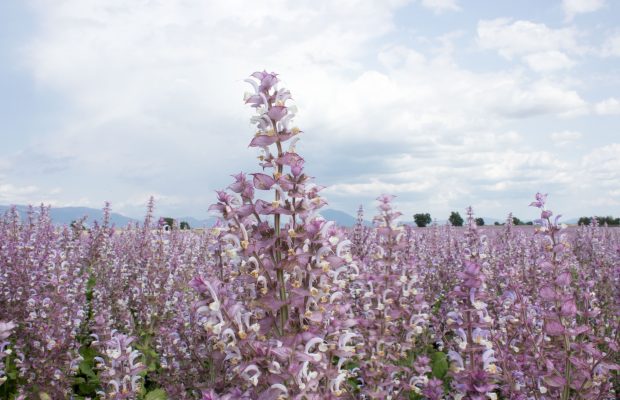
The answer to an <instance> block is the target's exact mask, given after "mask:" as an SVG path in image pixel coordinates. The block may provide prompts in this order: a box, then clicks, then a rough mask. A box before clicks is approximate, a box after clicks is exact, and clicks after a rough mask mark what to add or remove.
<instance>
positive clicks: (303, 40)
mask: <svg viewBox="0 0 620 400" xmlns="http://www.w3.org/2000/svg"><path fill="white" fill-rule="evenodd" d="M618 21H620V2H618V1H613V0H553V1H552V0H549V1H539V0H526V1H518V2H517V1H507V0H506V1H493V0H485V1H482V0H467V1H465V0H415V1H407V0H377V1H371V0H341V1H332V0H324V1H319V0H307V1H306V0H290V1H286V0H263V1H245V0H226V1H215V0H214V1H203V0H176V1H175V0H32V1H26V0H2V1H0V139H1V145H0V204H27V203H33V204H38V203H40V202H45V203H47V204H52V205H54V206H67V205H79V206H88V207H96V208H100V207H101V206H102V205H103V203H104V201H106V200H107V201H110V202H111V203H112V207H113V209H114V211H117V212H121V213H124V214H126V215H129V216H133V217H140V216H142V215H143V214H144V210H145V204H146V201H147V199H148V197H149V196H151V195H153V196H155V198H156V199H157V207H158V210H159V212H160V213H161V214H167V215H175V216H187V215H191V216H195V217H198V218H204V217H206V216H207V213H206V209H207V207H208V205H209V204H211V203H212V202H213V201H214V198H215V195H214V190H216V189H220V188H223V187H225V186H227V185H228V184H229V183H230V180H231V178H230V175H231V174H233V173H237V172H239V171H243V172H255V171H256V170H257V169H258V167H257V164H256V162H257V160H256V155H257V153H256V151H255V149H251V148H248V147H247V145H248V143H249V141H250V139H251V137H252V135H253V133H254V130H253V128H252V126H251V125H250V123H249V118H250V116H251V110H250V109H249V108H248V107H247V106H245V105H244V104H243V101H242V100H243V94H244V92H245V91H247V90H249V86H248V85H247V84H246V83H244V79H245V78H246V77H247V76H248V75H249V74H251V73H252V72H254V71H255V70H263V69H266V70H268V71H275V72H278V73H279V74H280V76H281V78H282V80H283V82H284V84H285V85H286V86H287V87H288V88H289V89H290V90H291V92H292V93H293V96H294V98H295V100H296V105H297V107H298V108H299V112H298V117H297V119H296V121H297V125H298V126H299V127H300V128H301V129H302V130H303V131H304V133H303V134H302V136H301V141H300V142H299V145H298V152H299V153H300V154H302V155H303V156H304V157H305V158H306V160H307V164H306V167H307V171H308V172H309V173H310V174H311V175H312V176H315V177H316V182H317V183H319V184H322V185H326V186H328V189H326V191H325V195H326V197H327V199H328V201H329V203H330V207H331V208H334V209H339V210H343V211H346V212H349V213H351V214H354V213H355V210H356V209H357V206H358V205H359V204H363V205H364V206H365V208H367V209H373V208H374V199H375V198H376V197H377V196H378V195H380V194H381V193H390V194H394V195H396V196H397V206H398V208H399V209H400V210H401V211H403V212H404V213H405V215H409V216H411V215H412V214H413V213H416V212H430V213H431V214H432V215H433V217H436V218H438V219H445V218H446V217H447V216H448V215H449V213H450V211H451V210H458V211H460V212H461V214H463V213H464V209H465V207H466V206H468V205H472V206H473V207H474V210H475V211H476V214H478V215H481V216H487V217H497V218H503V217H504V216H505V215H507V213H508V212H510V211H512V212H514V213H515V215H517V216H519V217H520V218H522V219H531V218H533V217H534V216H535V212H534V210H533V209H531V208H529V209H528V207H527V205H528V204H529V202H530V201H531V199H532V197H533V195H534V193H536V192H537V191H541V192H546V193H549V196H550V197H549V199H550V206H551V207H552V208H553V209H555V210H557V211H561V212H562V213H563V214H564V215H565V216H567V217H578V216H581V215H593V214H606V215H607V214H613V215H616V216H617V215H620V25H619V24H618ZM368 213H369V214H371V212H370V211H369V212H368ZM409 218H410V217H409Z"/></svg>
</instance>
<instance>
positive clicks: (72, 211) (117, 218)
mask: <svg viewBox="0 0 620 400" xmlns="http://www.w3.org/2000/svg"><path fill="white" fill-rule="evenodd" d="M10 208H11V206H3V205H0V214H4V213H5V212H7V211H8V210H9V209H10ZM15 208H16V210H17V211H18V213H19V214H20V217H21V218H22V219H24V218H26V216H27V213H28V206H22V205H18V206H15ZM37 209H38V208H37V207H35V208H34V210H35V212H36V211H37ZM321 215H322V216H323V218H325V219H326V220H329V221H334V222H336V224H338V225H340V226H348V227H350V226H353V225H355V221H356V218H355V217H353V216H352V215H350V214H347V213H346V212H344V211H339V210H331V209H327V210H324V211H322V212H321ZM50 217H51V218H52V221H53V222H54V223H55V224H57V225H69V224H71V222H73V221H76V220H79V219H81V218H83V217H87V219H86V224H87V225H91V224H92V223H93V222H94V221H101V220H102V219H103V211H102V210H100V209H96V208H88V207H52V208H51V209H50ZM174 218H175V219H176V220H177V221H179V222H181V221H186V222H187V223H189V225H190V226H191V227H192V228H202V227H205V226H213V224H214V223H215V221H216V218H215V217H209V218H205V219H199V218H195V217H174ZM483 219H484V222H485V224H486V225H493V224H494V223H495V222H499V223H503V222H504V220H505V219H502V220H500V219H495V218H486V217H483ZM110 221H111V222H112V223H113V224H114V225H116V226H117V227H124V226H126V225H127V224H128V223H130V222H141V220H137V219H134V218H130V217H127V216H124V215H122V214H119V213H114V212H113V213H111V214H110ZM434 222H436V223H437V224H439V225H445V224H446V222H447V220H435V221H434ZM564 222H565V223H567V224H576V223H577V218H572V219H568V220H564ZM402 223H403V224H411V225H413V221H402ZM364 224H365V225H367V226H370V225H371V223H370V222H368V221H364Z"/></svg>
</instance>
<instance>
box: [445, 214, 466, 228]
mask: <svg viewBox="0 0 620 400" xmlns="http://www.w3.org/2000/svg"><path fill="white" fill-rule="evenodd" d="M448 221H450V224H451V225H452V226H463V222H465V221H464V220H463V217H461V214H459V213H458V212H457V211H452V212H451V213H450V217H449V218H448Z"/></svg>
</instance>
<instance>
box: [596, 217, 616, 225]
mask: <svg viewBox="0 0 620 400" xmlns="http://www.w3.org/2000/svg"><path fill="white" fill-rule="evenodd" d="M596 222H598V224H599V225H600V226H603V225H605V224H606V225H608V226H618V225H620V218H614V217H612V216H611V215H608V216H606V217H596Z"/></svg>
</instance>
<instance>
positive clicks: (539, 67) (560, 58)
mask: <svg viewBox="0 0 620 400" xmlns="http://www.w3.org/2000/svg"><path fill="white" fill-rule="evenodd" d="M523 59H524V61H525V63H526V64H527V65H528V66H529V67H530V68H532V69H533V70H534V71H538V72H548V71H555V70H560V69H568V68H571V67H573V66H574V65H575V62H574V61H573V60H571V59H570V58H569V57H568V56H567V55H566V54H564V53H562V52H561V51H557V50H551V51H543V52H539V53H532V54H528V55H526V56H525V57H524V58H523Z"/></svg>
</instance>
